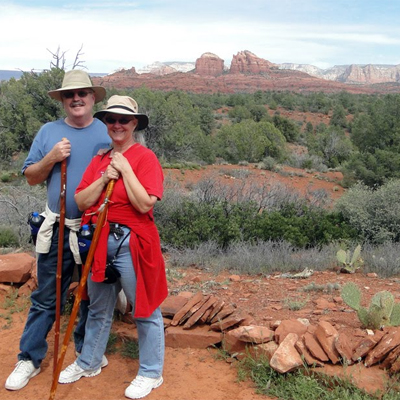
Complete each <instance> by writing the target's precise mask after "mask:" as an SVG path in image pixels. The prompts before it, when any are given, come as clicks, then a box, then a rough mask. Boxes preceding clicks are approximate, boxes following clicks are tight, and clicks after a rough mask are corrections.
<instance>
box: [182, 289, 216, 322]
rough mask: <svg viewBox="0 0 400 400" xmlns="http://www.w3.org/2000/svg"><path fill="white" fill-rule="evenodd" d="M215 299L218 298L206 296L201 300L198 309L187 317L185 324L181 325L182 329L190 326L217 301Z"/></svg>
mask: <svg viewBox="0 0 400 400" xmlns="http://www.w3.org/2000/svg"><path fill="white" fill-rule="evenodd" d="M217 300H218V299H217V298H216V297H214V296H208V298H207V297H206V298H205V299H204V300H203V304H202V305H201V307H199V308H198V310H197V311H196V312H195V313H194V314H193V315H192V316H191V317H189V319H188V320H187V321H186V323H185V325H183V329H189V328H191V327H192V326H193V325H194V324H195V323H196V322H197V321H198V320H199V319H200V318H201V317H202V316H203V314H204V313H205V312H206V311H207V310H208V309H209V308H210V307H212V306H213V305H214V304H215V303H216V302H217ZM200 303H201V302H200ZM200 303H198V304H200ZM197 306H198V305H197ZM197 306H196V307H197Z"/></svg>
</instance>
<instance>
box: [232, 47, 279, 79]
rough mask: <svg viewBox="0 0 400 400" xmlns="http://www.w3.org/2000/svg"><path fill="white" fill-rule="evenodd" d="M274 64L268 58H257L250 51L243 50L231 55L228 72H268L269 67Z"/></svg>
mask: <svg viewBox="0 0 400 400" xmlns="http://www.w3.org/2000/svg"><path fill="white" fill-rule="evenodd" d="M274 66H275V64H273V63H271V62H269V61H268V60H264V59H263V58H259V57H257V56H256V55H255V54H253V53H252V52H250V51H248V50H245V51H240V52H239V53H237V54H236V56H233V58H232V62H231V68H230V70H229V72H230V73H231V74H240V73H241V74H261V73H264V72H269V71H270V69H271V67H274Z"/></svg>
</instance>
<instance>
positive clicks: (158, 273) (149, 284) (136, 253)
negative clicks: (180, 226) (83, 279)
mask: <svg viewBox="0 0 400 400" xmlns="http://www.w3.org/2000/svg"><path fill="white" fill-rule="evenodd" d="M123 154H124V156H125V157H126V158H127V159H128V161H129V163H130V165H131V167H132V170H133V172H134V173H135V175H136V177H137V178H138V180H139V181H140V183H141V184H142V185H143V187H144V188H145V189H146V191H147V193H148V194H149V195H154V196H156V197H157V198H158V199H161V198H162V194H163V181H164V175H163V172H162V168H161V165H160V163H159V161H158V159H157V157H156V155H155V154H154V153H153V152H152V151H151V150H149V149H148V148H146V147H144V146H142V145H140V144H139V143H136V144H134V145H133V146H131V147H130V148H129V149H128V150H126V151H125V152H124V153H123ZM110 162H111V158H110V157H109V156H108V155H104V156H96V157H94V158H93V160H92V162H91V163H90V164H89V166H88V167H87V169H86V171H85V173H84V175H83V177H82V181H81V182H80V184H79V185H78V187H77V189H76V193H79V192H80V191H81V190H83V189H85V188H86V187H88V186H89V185H90V184H92V183H93V182H94V181H95V180H97V179H99V178H100V177H101V175H102V174H103V173H104V171H105V170H106V169H107V166H108V165H109V164H110ZM104 196H105V192H103V194H102V195H101V196H100V198H99V199H98V201H97V203H96V204H94V205H93V206H92V207H90V208H89V209H88V210H86V212H85V213H84V215H83V216H82V225H83V224H87V223H89V222H91V223H92V224H94V223H96V221H97V214H94V215H90V214H91V213H95V212H96V211H97V210H98V209H99V207H100V205H101V204H103V201H104ZM109 222H115V223H119V224H123V225H126V226H128V227H129V228H130V230H131V235H130V238H129V246H130V250H131V254H132V261H133V266H134V268H135V273H136V282H137V283H136V304H135V313H134V316H135V317H136V318H146V317H149V316H150V315H151V314H152V313H153V311H154V310H155V309H156V308H157V307H158V306H159V305H160V304H161V303H162V302H163V300H164V299H165V298H166V297H167V295H168V288H167V278H166V274H165V265H164V259H163V256H162V253H161V245H160V237H159V234H158V230H157V227H156V225H155V223H154V219H153V210H150V211H149V212H147V213H145V214H142V213H140V212H139V211H137V210H136V209H135V208H134V207H133V206H132V204H131V202H130V200H129V198H128V194H127V192H126V189H125V185H124V183H123V180H122V178H119V179H118V180H117V181H116V183H115V186H114V190H113V193H112V195H111V199H110V202H109V205H108V212H107V217H106V223H105V225H104V227H103V229H102V230H101V234H100V237H99V242H98V245H97V247H96V250H95V253H94V260H93V264H92V280H93V281H95V282H103V280H104V272H105V266H106V260H107V241H108V235H109V230H110V227H109Z"/></svg>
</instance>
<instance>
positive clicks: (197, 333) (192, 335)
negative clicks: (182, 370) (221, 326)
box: [165, 325, 222, 349]
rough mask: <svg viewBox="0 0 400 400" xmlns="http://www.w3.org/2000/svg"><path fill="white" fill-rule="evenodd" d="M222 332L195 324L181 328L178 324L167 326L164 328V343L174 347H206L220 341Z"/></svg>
mask: <svg viewBox="0 0 400 400" xmlns="http://www.w3.org/2000/svg"><path fill="white" fill-rule="evenodd" d="M221 340H222V333H221V332H213V331H210V330H208V326H204V325H196V326H194V327H192V328H191V329H186V330H183V328H182V327H180V326H169V327H168V328H167V329H166V330H165V345H166V346H169V347H174V348H193V349H206V348H207V347H209V346H213V345H216V344H217V343H219V342H221Z"/></svg>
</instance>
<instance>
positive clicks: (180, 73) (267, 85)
mask: <svg viewBox="0 0 400 400" xmlns="http://www.w3.org/2000/svg"><path fill="white" fill-rule="evenodd" d="M399 69H400V65H399V66H392V65H389V66H382V65H376V66H373V65H365V66H360V65H354V64H353V65H349V66H346V65H343V66H334V67H332V68H330V69H326V70H322V69H320V68H318V67H315V66H312V65H307V64H290V63H286V64H274V63H272V62H270V61H268V60H265V59H263V58H260V57H257V56H256V55H255V54H254V53H252V52H250V51H248V50H244V51H240V52H238V53H237V54H236V55H234V56H233V58H232V61H231V63H230V66H229V67H227V66H226V65H225V63H224V60H223V59H221V58H220V57H219V56H218V55H216V54H213V53H210V52H207V53H203V54H202V55H201V56H200V57H199V58H198V59H197V60H196V62H195V63H191V62H168V63H163V62H156V63H153V64H151V65H150V66H148V67H145V68H142V69H140V70H138V71H136V69H135V67H132V68H130V69H120V70H118V71H115V72H114V73H112V74H109V75H107V76H103V77H100V78H93V80H94V81H95V83H96V84H98V85H102V86H105V87H106V88H116V89H134V88H137V87H142V86H145V87H148V88H149V89H152V90H163V91H171V90H183V91H189V92H194V93H217V92H220V93H240V92H246V93H253V92H255V91H257V90H288V91H297V92H316V91H322V92H329V93H332V92H338V91H347V92H351V93H366V94H367V93H399V92H400V71H399Z"/></svg>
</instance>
